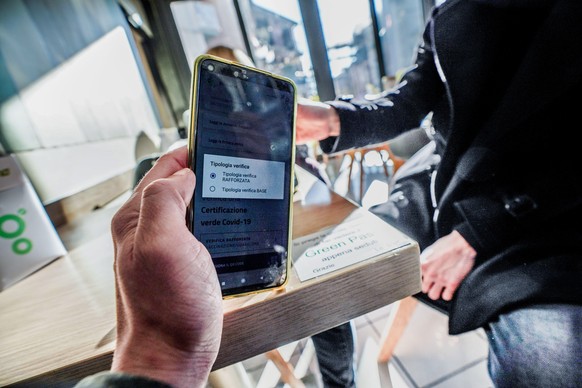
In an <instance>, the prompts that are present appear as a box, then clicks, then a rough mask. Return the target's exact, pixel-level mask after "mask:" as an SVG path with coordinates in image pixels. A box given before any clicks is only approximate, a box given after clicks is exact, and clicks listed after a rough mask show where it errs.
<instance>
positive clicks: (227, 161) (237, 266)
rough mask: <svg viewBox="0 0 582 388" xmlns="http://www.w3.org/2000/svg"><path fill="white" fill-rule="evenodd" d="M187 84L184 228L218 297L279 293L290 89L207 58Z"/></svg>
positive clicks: (291, 136) (291, 149) (292, 111)
mask: <svg viewBox="0 0 582 388" xmlns="http://www.w3.org/2000/svg"><path fill="white" fill-rule="evenodd" d="M192 80H193V81H192V93H191V106H190V108H191V110H190V112H191V114H190V124H189V125H190V128H189V140H188V144H189V150H190V153H189V155H190V160H189V163H190V168H192V170H193V171H194V173H195V174H196V189H195V190H194V197H193V199H192V202H191V204H190V206H189V209H188V219H187V222H188V226H189V228H190V230H191V231H192V233H193V234H194V236H195V237H196V238H197V239H198V240H199V241H200V242H202V244H204V245H205V246H206V248H207V249H208V251H209V252H210V255H211V256H212V260H213V261H214V266H215V268H216V272H217V274H218V280H219V282H220V286H221V289H222V295H223V297H231V296H237V295H246V294H249V293H256V292H260V291H266V290H272V289H277V288H281V287H283V286H284V285H285V284H286V282H287V280H288V278H289V269H290V261H291V255H290V247H291V225H292V224H291V212H292V204H293V199H292V189H293V187H292V182H293V179H294V178H293V166H294V160H295V116H296V99H297V96H296V87H295V84H294V83H293V81H291V80H289V79H287V78H284V77H281V76H278V75H274V74H271V73H268V72H265V71H261V70H258V69H255V68H252V67H247V66H243V65H240V64H238V63H235V62H230V61H227V60H224V59H221V58H217V57H214V56H211V55H201V56H199V57H198V58H197V59H196V61H195V64H194V71H193V77H192Z"/></svg>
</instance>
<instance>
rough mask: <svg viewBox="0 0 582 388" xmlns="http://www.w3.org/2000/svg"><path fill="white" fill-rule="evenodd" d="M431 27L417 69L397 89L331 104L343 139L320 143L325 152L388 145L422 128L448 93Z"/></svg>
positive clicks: (411, 69)
mask: <svg viewBox="0 0 582 388" xmlns="http://www.w3.org/2000/svg"><path fill="white" fill-rule="evenodd" d="M429 26H430V23H429V25H428V26H427V28H426V30H425V33H424V35H423V43H422V44H421V45H420V46H419V48H418V50H417V53H416V60H415V63H414V65H413V66H412V67H411V68H410V69H409V70H408V71H407V72H406V73H405V75H404V76H403V77H402V80H401V81H400V82H399V84H398V85H397V86H396V87H395V88H394V89H391V90H387V91H384V92H383V93H381V94H379V95H374V96H366V97H364V98H358V99H356V98H340V99H339V100H336V101H330V102H328V103H329V104H330V105H332V106H333V107H334V108H335V109H336V110H337V112H338V115H339V118H340V125H341V130H340V136H338V137H331V138H328V139H325V140H323V141H321V142H320V146H321V149H322V150H323V151H324V152H326V153H334V152H339V151H343V150H346V149H349V148H354V147H363V146H367V145H370V144H377V143H381V142H385V141H388V140H390V139H392V138H394V137H396V136H398V135H400V134H401V133H404V132H406V131H408V130H411V129H415V128H418V127H419V126H420V124H421V121H422V120H423V119H424V118H425V117H426V115H427V114H428V113H429V112H430V111H431V110H432V108H433V107H434V104H435V103H436V102H437V101H438V99H439V98H440V97H442V95H443V93H445V88H444V84H443V82H442V81H441V79H440V76H439V74H438V72H437V69H436V66H435V62H434V57H433V49H432V44H431V41H430V33H429V29H430V27H429Z"/></svg>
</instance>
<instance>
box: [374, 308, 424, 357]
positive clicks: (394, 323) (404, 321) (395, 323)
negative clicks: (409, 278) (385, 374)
mask: <svg viewBox="0 0 582 388" xmlns="http://www.w3.org/2000/svg"><path fill="white" fill-rule="evenodd" d="M417 304H418V300H416V299H415V298H414V297H412V296H409V297H407V298H404V299H402V300H400V301H398V302H396V303H395V306H393V309H392V311H391V313H390V316H389V317H388V323H387V324H386V328H385V329H384V333H383V335H382V339H381V341H380V352H379V354H378V362H381V363H385V362H388V360H390V358H392V354H393V353H394V349H395V348H396V345H397V344H398V341H399V340H400V337H401V336H402V334H403V333H404V330H405V329H406V326H407V325H408V322H409V321H410V318H411V317H412V313H413V312H414V309H415V308H416V305H417Z"/></svg>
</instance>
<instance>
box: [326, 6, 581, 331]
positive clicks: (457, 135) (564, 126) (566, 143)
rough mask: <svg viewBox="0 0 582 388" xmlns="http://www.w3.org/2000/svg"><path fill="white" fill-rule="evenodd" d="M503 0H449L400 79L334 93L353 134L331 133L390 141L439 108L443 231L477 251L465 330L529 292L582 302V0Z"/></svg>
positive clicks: (459, 316) (459, 296)
mask: <svg viewBox="0 0 582 388" xmlns="http://www.w3.org/2000/svg"><path fill="white" fill-rule="evenodd" d="M503 3H504V2H503V1H495V2H487V1H478V0H476V1H470V0H448V1H447V2H446V3H444V4H443V5H442V6H441V7H439V8H436V9H435V10H434V12H433V16H432V18H431V19H430V20H429V23H428V24H427V28H426V30H425V33H424V39H423V40H424V42H423V44H421V46H420V47H419V50H418V53H417V58H416V65H415V66H414V68H412V70H410V71H408V72H407V73H406V75H405V76H404V77H403V79H402V81H401V82H400V83H399V86H398V87H397V89H395V90H392V91H389V92H386V93H384V94H383V95H382V96H380V98H377V99H373V100H366V101H356V100H351V101H349V102H334V103H332V104H333V105H334V106H335V107H336V108H337V109H338V113H339V116H340V120H341V135H340V136H339V137H338V138H332V139H327V140H325V141H323V142H322V143H321V146H322V149H323V150H324V151H326V152H337V151H339V150H342V149H346V148H349V147H360V146H364V145H368V144H373V143H378V142H383V141H386V140H389V139H391V138H393V137H395V136H397V135H398V134H400V133H402V132H405V131H407V130H410V129H412V128H417V127H418V126H419V124H420V121H421V120H422V119H423V118H424V117H425V116H426V115H427V113H429V112H431V111H432V112H433V125H434V127H435V129H436V132H437V139H438V140H439V147H438V148H439V153H440V154H441V158H442V159H441V164H440V166H439V168H438V171H437V177H436V185H435V194H436V198H437V201H438V207H437V209H436V210H435V211H436V212H438V215H437V217H436V221H435V223H434V227H435V230H436V236H435V239H437V238H440V237H442V236H445V235H447V234H449V233H450V232H451V231H452V230H457V231H459V233H461V235H463V237H464V238H465V239H466V240H467V241H468V242H469V243H470V244H471V246H473V248H475V250H476V251H477V258H476V265H475V267H474V268H473V270H472V271H471V273H470V274H469V275H468V276H467V277H466V278H465V280H464V281H463V283H462V284H461V286H460V287H459V289H458V290H457V292H456V294H455V297H454V299H453V301H452V303H451V305H450V307H449V317H450V319H449V328H450V332H451V333H452V334H455V333H461V332H464V331H468V330H471V329H475V328H477V327H481V326H484V325H486V324H487V322H490V321H492V320H494V319H495V317H496V315H497V314H498V313H499V312H502V311H507V310H509V309H513V308H516V307H519V306H523V305H527V304H534V303H574V304H579V305H582V286H580V284H581V282H582V281H581V278H582V228H581V227H580V222H581V220H582V173H581V172H580V167H579V166H580V165H581V162H580V158H581V157H582V151H581V150H582V147H581V146H580V144H579V143H578V142H577V141H576V139H577V138H578V137H579V136H576V132H580V129H582V128H581V127H582V104H581V103H582V97H581V96H582V54H581V50H580V48H579V47H578V43H579V39H580V37H581V36H582V2H580V1H579V0H557V1H535V2H531V3H529V4H528V2H525V3H524V4H526V5H524V6H523V8H522V7H521V6H518V5H515V4H514V5H506V4H503Z"/></svg>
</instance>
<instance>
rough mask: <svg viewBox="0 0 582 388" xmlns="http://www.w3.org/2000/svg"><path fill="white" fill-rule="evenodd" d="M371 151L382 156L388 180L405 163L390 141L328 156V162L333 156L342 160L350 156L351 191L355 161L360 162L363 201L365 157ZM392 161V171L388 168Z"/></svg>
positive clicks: (360, 197) (361, 196)
mask: <svg viewBox="0 0 582 388" xmlns="http://www.w3.org/2000/svg"><path fill="white" fill-rule="evenodd" d="M370 152H377V153H379V154H380V155H381V157H382V168H383V169H384V175H385V176H386V179H387V180H388V179H389V178H390V177H391V176H392V175H393V174H394V173H395V172H396V171H397V170H398V169H399V168H400V166H402V164H404V162H405V160H404V159H403V158H400V157H398V156H396V155H394V153H393V152H392V150H391V149H390V145H389V144H388V143H381V144H377V145H373V146H368V147H362V148H354V149H350V150H347V151H345V152H342V153H338V154H336V155H333V156H328V157H327V160H326V161H325V162H326V163H329V160H330V159H332V158H342V160H343V159H344V158H345V157H346V156H347V157H349V158H350V164H349V167H348V184H347V186H348V187H347V190H348V192H349V191H350V188H351V184H352V179H351V178H352V170H353V167H354V164H355V163H358V164H359V168H360V169H359V171H360V192H359V197H358V200H359V201H360V202H361V201H362V198H363V196H364V181H365V174H366V172H365V170H364V159H365V157H366V154H368V153H370ZM384 155H386V159H384ZM390 163H392V168H391V171H389V170H388V165H389V164H390Z"/></svg>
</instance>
